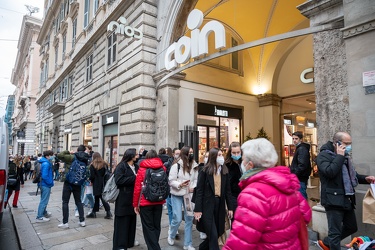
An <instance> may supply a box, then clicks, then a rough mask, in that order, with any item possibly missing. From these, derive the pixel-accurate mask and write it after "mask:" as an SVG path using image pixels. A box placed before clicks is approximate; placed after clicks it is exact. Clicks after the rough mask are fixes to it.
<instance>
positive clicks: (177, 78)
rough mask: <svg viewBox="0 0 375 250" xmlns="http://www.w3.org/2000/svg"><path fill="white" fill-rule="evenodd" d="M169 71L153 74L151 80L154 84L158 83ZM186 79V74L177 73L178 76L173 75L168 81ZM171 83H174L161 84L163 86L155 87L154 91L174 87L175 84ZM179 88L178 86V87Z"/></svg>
mask: <svg viewBox="0 0 375 250" xmlns="http://www.w3.org/2000/svg"><path fill="white" fill-rule="evenodd" d="M169 72H170V71H168V70H163V71H160V72H159V73H157V74H155V75H153V76H152V78H153V79H154V81H155V82H158V81H159V80H160V79H162V78H163V77H164V76H165V75H167V74H168V73H169ZM185 77H186V74H185V73H183V72H181V73H178V74H175V75H174V76H172V77H170V79H174V80H183V79H185ZM172 82H174V81H165V82H163V84H161V85H159V86H156V90H158V89H161V88H164V87H166V86H171V85H173V86H176V85H175V84H173V83H172ZM178 87H179V86H178Z"/></svg>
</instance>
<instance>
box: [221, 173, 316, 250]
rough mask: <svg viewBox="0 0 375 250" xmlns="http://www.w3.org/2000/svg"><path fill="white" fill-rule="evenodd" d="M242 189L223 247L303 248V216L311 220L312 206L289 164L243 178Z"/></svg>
mask: <svg viewBox="0 0 375 250" xmlns="http://www.w3.org/2000/svg"><path fill="white" fill-rule="evenodd" d="M239 186H240V188H241V189H242V192H241V193H240V195H239V197H238V207H237V210H236V213H235V216H234V222H233V225H232V231H231V233H230V237H229V239H228V240H227V242H226V245H225V246H224V247H223V249H227V250H229V249H233V250H234V249H235V250H238V249H253V250H256V249H259V250H260V249H262V250H267V249H269V250H275V249H293V250H299V249H301V246H300V242H299V240H298V232H299V230H300V216H301V214H302V215H303V218H304V220H305V222H306V224H307V223H308V222H310V220H311V209H310V207H309V205H308V203H307V201H306V200H305V199H304V198H303V197H302V195H301V194H300V192H299V191H298V190H299V188H300V184H299V181H298V179H297V177H296V176H295V175H294V174H291V173H290V170H289V168H287V167H283V166H277V167H272V168H267V169H265V170H263V171H261V172H259V173H256V174H254V175H252V176H250V177H249V178H247V179H244V180H242V181H241V182H240V183H239Z"/></svg>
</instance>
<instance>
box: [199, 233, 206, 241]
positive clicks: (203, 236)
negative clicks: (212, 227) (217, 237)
mask: <svg viewBox="0 0 375 250" xmlns="http://www.w3.org/2000/svg"><path fill="white" fill-rule="evenodd" d="M199 238H200V239H201V240H205V239H207V234H205V233H202V232H200V233H199Z"/></svg>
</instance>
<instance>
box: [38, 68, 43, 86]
mask: <svg viewBox="0 0 375 250" xmlns="http://www.w3.org/2000/svg"><path fill="white" fill-rule="evenodd" d="M43 83H44V64H42V67H41V69H40V80H39V86H41V87H42V86H43Z"/></svg>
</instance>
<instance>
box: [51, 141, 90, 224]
mask: <svg viewBox="0 0 375 250" xmlns="http://www.w3.org/2000/svg"><path fill="white" fill-rule="evenodd" d="M85 150H86V147H85V146H84V145H79V147H78V149H77V152H75V153H74V154H70V152H69V151H68V150H65V151H63V152H61V153H60V154H58V155H57V157H58V158H59V159H60V160H61V161H62V162H64V163H65V164H64V169H65V175H66V173H68V172H69V169H70V166H71V165H72V162H73V161H74V157H76V158H77V159H78V160H79V161H81V162H84V163H85V164H86V166H87V164H88V161H89V158H90V156H89V155H88V154H87V153H86V152H85ZM65 175H64V178H63V181H64V186H63V191H62V209H63V221H62V223H61V224H59V225H58V227H59V228H64V229H67V228H69V224H68V221H69V205H68V204H69V199H70V196H71V194H72V193H73V197H74V202H75V204H76V206H77V208H78V213H79V223H78V224H79V225H80V226H81V227H84V226H86V224H85V215H84V213H83V206H82V202H81V189H82V186H81V185H73V184H70V183H69V182H68V181H67V180H66V179H65Z"/></svg>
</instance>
